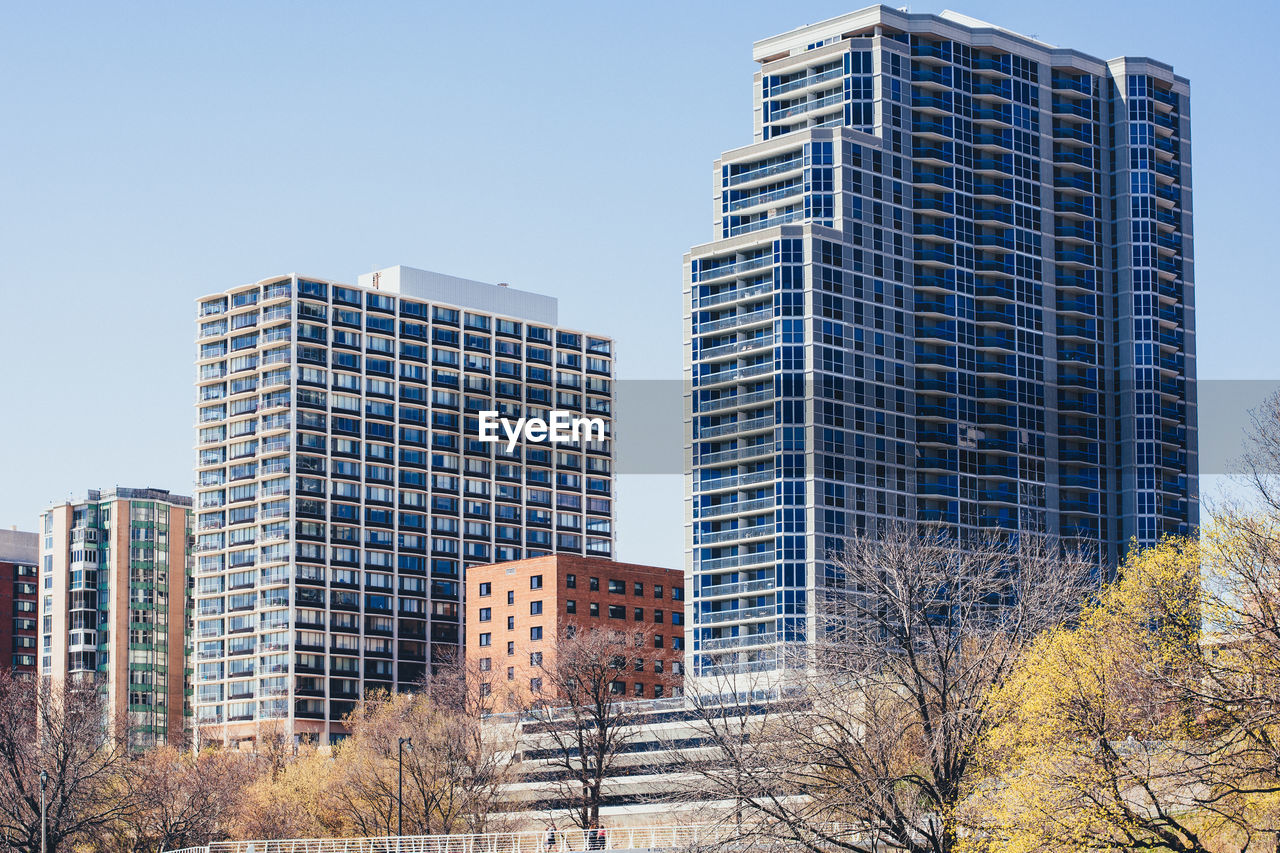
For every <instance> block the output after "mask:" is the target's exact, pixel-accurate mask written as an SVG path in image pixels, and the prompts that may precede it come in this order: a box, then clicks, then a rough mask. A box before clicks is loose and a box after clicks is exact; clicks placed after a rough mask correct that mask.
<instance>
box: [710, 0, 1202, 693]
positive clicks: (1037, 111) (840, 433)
mask: <svg viewBox="0 0 1280 853" xmlns="http://www.w3.org/2000/svg"><path fill="white" fill-rule="evenodd" d="M754 57H755V59H756V61H757V62H758V63H759V64H760V70H759V71H758V72H757V73H756V75H755V81H754V91H755V106H754V108H755V123H754V126H755V142H754V143H753V144H751V145H749V146H747V147H745V148H739V149H736V150H733V151H730V152H728V153H726V154H725V155H724V156H723V157H722V158H721V159H720V160H719V161H718V162H717V163H716V167H715V187H716V189H715V198H714V203H715V217H714V221H713V226H714V235H715V241H714V242H712V243H708V244H705V245H701V246H698V247H696V248H694V249H693V250H692V251H691V252H690V253H689V254H688V255H687V256H686V262H685V334H686V366H687V369H688V380H689V383H690V387H691V392H690V395H689V400H688V407H687V412H688V418H689V419H688V424H687V433H686V438H687V442H688V444H687V452H688V454H689V466H690V470H691V474H690V480H689V489H688V495H689V501H690V505H689V508H688V515H687V519H688V535H687V540H686V546H687V548H688V553H689V560H690V562H689V567H688V568H689V572H690V587H691V588H690V605H691V610H692V614H691V623H692V624H691V640H692V650H691V651H692V655H693V658H694V664H695V671H704V670H706V669H707V668H708V667H710V666H713V665H714V666H723V667H726V668H730V669H770V668H773V667H775V666H777V665H778V662H779V661H780V660H781V659H783V658H784V657H785V653H786V652H787V651H789V650H792V649H799V648H803V644H804V643H805V641H806V640H808V639H809V638H811V637H812V636H813V630H814V623H813V611H814V605H815V592H816V591H817V590H818V589H820V588H821V587H822V586H823V585H824V584H825V583H826V582H827V580H828V578H830V577H831V571H832V570H831V568H830V565H829V561H828V559H827V556H828V555H829V554H830V553H831V552H832V551H833V550H834V549H837V548H839V544H840V539H841V536H842V535H843V534H846V533H847V532H850V531H857V530H863V529H867V528H868V527H869V526H870V525H872V524H874V523H875V522H876V521H877V520H881V519H921V520H929V521H939V522H945V523H947V524H950V525H953V526H956V527H958V528H960V529H963V530H967V531H974V532H978V531H1017V530H1024V531H1045V532H1048V533H1051V534H1056V535H1060V536H1062V537H1065V538H1067V539H1069V540H1075V539H1084V540H1088V541H1090V542H1096V543H1100V546H1101V547H1100V550H1101V553H1102V555H1103V562H1104V564H1105V565H1108V566H1109V565H1113V564H1114V563H1115V561H1116V560H1117V559H1118V556H1119V554H1120V553H1121V552H1122V551H1123V549H1124V548H1125V547H1126V543H1127V542H1129V541H1130V540H1131V539H1136V540H1137V541H1138V542H1139V543H1150V542H1153V541H1154V540H1155V539H1156V538H1157V537H1159V536H1160V535H1161V534H1164V533H1180V532H1186V531H1188V530H1190V529H1191V528H1192V527H1194V526H1195V525H1196V524H1197V522H1198V515H1199V510H1198V497H1197V460H1196V447H1197V443H1196V389H1195V375H1196V374H1195V337H1194V335H1195V322H1194V320H1195V317H1194V303H1195V300H1194V287H1193V276H1192V246H1191V167H1190V155H1191V150H1190V130H1191V129H1190V121H1189V115H1190V101H1189V94H1188V92H1189V89H1188V82H1187V80H1186V79H1184V78H1182V77H1179V76H1177V75H1176V74H1174V73H1173V69H1172V68H1170V67H1169V66H1168V65H1165V64H1164V63H1161V62H1157V61H1155V60H1152V59H1147V58H1122V59H1115V60H1111V61H1103V60H1101V59H1097V58H1095V57H1092V56H1089V55H1087V54H1083V53H1080V52H1078V51H1075V50H1070V49H1064V48H1056V47H1052V46H1050V45H1047V44H1044V43H1042V42H1039V41H1037V40H1035V39H1032V38H1028V37H1026V36H1021V35H1018V34H1016V33H1012V32H1009V31H1007V30H1003V29H1001V28H999V27H995V26H992V25H990V24H987V23H983V22H981V21H977V20H973V19H971V18H967V17H965V16H962V15H957V14H954V13H950V12H944V13H943V14H942V15H940V16H934V15H923V14H909V13H906V12H901V11H895V10H893V9H890V8H888V7H884V6H876V7H871V8H867V9H863V10H861V11H858V12H854V13H851V14H849V15H845V16H843V17H840V18H835V19H832V20H830V21H826V22H823V23H819V24H814V25H811V26H807V27H803V28H801V29H798V30H794V31H792V32H789V33H786V34H783V35H780V36H776V37H773V38H770V39H766V40H764V41H762V42H758V43H757V44H756V45H755V51H754ZM713 658H714V660H713Z"/></svg>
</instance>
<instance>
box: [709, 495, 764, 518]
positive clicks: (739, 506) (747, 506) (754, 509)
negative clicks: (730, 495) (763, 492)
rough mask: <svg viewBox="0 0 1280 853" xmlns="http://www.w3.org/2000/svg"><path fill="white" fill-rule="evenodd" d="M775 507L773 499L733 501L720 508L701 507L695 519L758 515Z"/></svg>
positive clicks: (719, 506)
mask: <svg viewBox="0 0 1280 853" xmlns="http://www.w3.org/2000/svg"><path fill="white" fill-rule="evenodd" d="M773 506H774V501H773V498H756V499H754V500H749V501H733V502H731V503H727V504H720V505H718V506H711V507H701V508H696V509H695V510H694V518H697V519H699V520H705V519H711V518H724V517H726V516H731V515H743V514H746V513H758V512H762V511H765V510H772V509H773Z"/></svg>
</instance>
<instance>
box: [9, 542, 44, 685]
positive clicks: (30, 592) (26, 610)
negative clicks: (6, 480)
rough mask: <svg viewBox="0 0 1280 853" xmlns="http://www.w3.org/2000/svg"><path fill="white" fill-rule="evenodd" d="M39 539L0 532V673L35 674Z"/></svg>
mask: <svg viewBox="0 0 1280 853" xmlns="http://www.w3.org/2000/svg"><path fill="white" fill-rule="evenodd" d="M39 555H40V539H39V537H38V536H37V535H36V534H35V533H25V532H23V531H21V530H0V669H4V670H12V671H14V672H17V673H20V674H22V675H29V676H33V675H35V674H36V633H37V632H36V618H37V614H36V598H37V594H36V583H37V577H38V574H39V572H38V571H37V568H36V567H37V564H38V561H39Z"/></svg>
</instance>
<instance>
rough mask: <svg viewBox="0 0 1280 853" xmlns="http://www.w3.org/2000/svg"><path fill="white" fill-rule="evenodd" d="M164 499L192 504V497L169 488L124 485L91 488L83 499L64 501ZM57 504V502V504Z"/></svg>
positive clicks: (180, 504)
mask: <svg viewBox="0 0 1280 853" xmlns="http://www.w3.org/2000/svg"><path fill="white" fill-rule="evenodd" d="M114 500H122V501H163V502H165V503H171V504H176V505H177V506H191V498H190V497H188V496H186V495H175V494H172V493H170V491H169V490H168V489H153V488H146V489H130V488H125V487H124V486H113V487H112V488H110V489H89V490H88V491H87V492H86V493H85V499H84V500H83V501H64V503H96V502H98V501H114ZM55 506H57V504H55Z"/></svg>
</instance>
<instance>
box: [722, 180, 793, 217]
mask: <svg viewBox="0 0 1280 853" xmlns="http://www.w3.org/2000/svg"><path fill="white" fill-rule="evenodd" d="M803 193H804V185H803V184H798V183H797V184H792V185H791V186H787V187H782V188H780V189H776V190H770V191H769V192H765V193H754V194H752V195H749V196H744V197H743V198H739V199H737V200H735V201H731V202H729V210H731V211H738V210H745V209H747V208H749V207H755V206H757V205H761V204H768V203H771V202H775V201H779V200H781V199H784V198H793V197H795V196H799V195H802V194H803Z"/></svg>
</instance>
